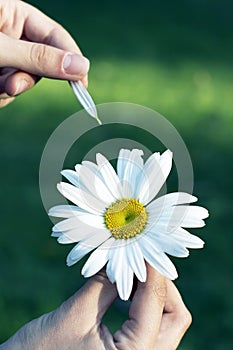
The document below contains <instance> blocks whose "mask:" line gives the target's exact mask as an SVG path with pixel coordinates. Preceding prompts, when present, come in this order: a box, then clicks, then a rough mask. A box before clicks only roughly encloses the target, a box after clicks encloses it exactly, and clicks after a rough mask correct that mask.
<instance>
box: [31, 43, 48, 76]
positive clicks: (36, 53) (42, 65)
mask: <svg viewBox="0 0 233 350" xmlns="http://www.w3.org/2000/svg"><path fill="white" fill-rule="evenodd" d="M29 59H30V61H31V62H33V63H34V64H35V65H36V66H37V69H38V70H39V71H44V70H45V69H46V66H47V64H48V62H49V61H50V59H51V53H50V50H49V48H48V47H47V46H46V45H43V44H36V43H33V44H32V45H31V48H30V52H29Z"/></svg>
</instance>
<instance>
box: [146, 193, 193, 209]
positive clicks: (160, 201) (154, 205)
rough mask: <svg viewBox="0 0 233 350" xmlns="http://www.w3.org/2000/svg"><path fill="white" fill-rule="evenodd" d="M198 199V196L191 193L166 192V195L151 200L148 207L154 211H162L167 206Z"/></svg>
mask: <svg viewBox="0 0 233 350" xmlns="http://www.w3.org/2000/svg"><path fill="white" fill-rule="evenodd" d="M196 201H197V197H194V196H192V195H191V194H189V193H185V192H174V193H168V194H165V195H164V196H161V197H159V198H156V199H155V200H154V201H153V202H151V203H150V204H149V205H148V206H147V208H148V209H151V210H152V211H161V210H163V209H165V208H166V207H172V206H175V205H178V204H188V203H193V202H196ZM160 209H161V210H160Z"/></svg>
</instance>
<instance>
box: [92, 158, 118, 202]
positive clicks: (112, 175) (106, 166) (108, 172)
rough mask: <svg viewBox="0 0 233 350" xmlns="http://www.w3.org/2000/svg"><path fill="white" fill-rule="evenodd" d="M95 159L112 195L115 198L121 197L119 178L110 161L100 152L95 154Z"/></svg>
mask: <svg viewBox="0 0 233 350" xmlns="http://www.w3.org/2000/svg"><path fill="white" fill-rule="evenodd" d="M96 161H97V164H98V170H99V172H100V174H101V176H102V178H103V179H104V182H105V184H106V186H107V187H108V189H109V190H110V191H111V193H112V195H113V196H114V197H115V199H119V198H121V197H122V188H121V183H120V179H119V177H118V176H117V174H116V172H115V170H114V168H113V167H112V165H111V164H110V162H109V161H108V160H107V159H106V158H105V157H104V156H103V155H102V154H100V153H98V154H97V155H96Z"/></svg>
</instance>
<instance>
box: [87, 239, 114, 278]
mask: <svg viewBox="0 0 233 350" xmlns="http://www.w3.org/2000/svg"><path fill="white" fill-rule="evenodd" d="M114 241H115V240H114V238H112V237H111V238H109V239H108V240H107V241H106V242H104V244H101V245H100V246H99V247H98V248H97V249H96V250H95V251H94V252H93V253H92V254H91V255H90V257H89V258H88V260H87V262H86V263H85V265H84V266H83V268H82V272H81V273H82V275H83V276H84V277H90V276H93V275H95V274H96V273H97V272H98V271H100V270H101V269H102V268H103V267H104V265H105V264H106V263H107V261H108V253H109V249H111V245H112V244H113V243H114Z"/></svg>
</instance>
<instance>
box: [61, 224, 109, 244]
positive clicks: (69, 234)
mask: <svg viewBox="0 0 233 350" xmlns="http://www.w3.org/2000/svg"><path fill="white" fill-rule="evenodd" d="M103 232H108V230H106V229H105V230H102V229H95V230H94V229H93V227H91V226H88V225H85V224H82V225H80V226H79V227H78V228H75V229H73V230H69V231H65V232H64V233H60V236H58V237H59V238H58V242H59V243H61V244H68V243H75V242H79V241H81V240H84V239H87V238H88V237H90V236H93V234H96V235H98V234H101V233H103ZM55 233H56V232H55Z"/></svg>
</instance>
